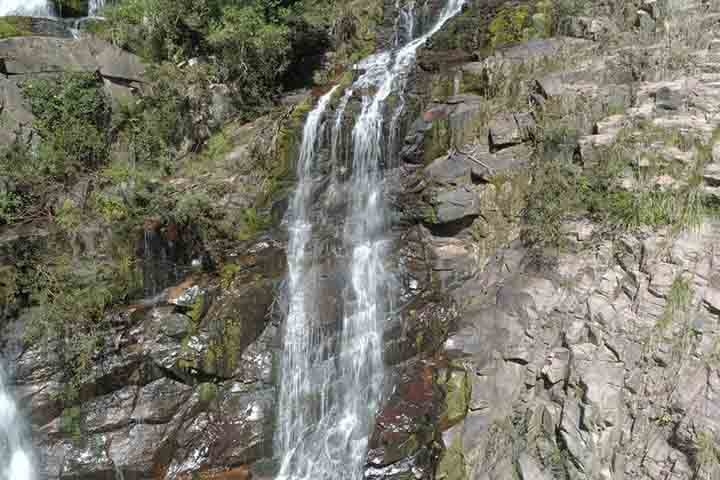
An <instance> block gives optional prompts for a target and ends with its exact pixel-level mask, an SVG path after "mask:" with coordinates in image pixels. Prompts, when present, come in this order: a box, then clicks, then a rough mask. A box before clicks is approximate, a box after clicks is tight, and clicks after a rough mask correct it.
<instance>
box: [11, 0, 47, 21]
mask: <svg viewBox="0 0 720 480" xmlns="http://www.w3.org/2000/svg"><path fill="white" fill-rule="evenodd" d="M8 15H33V16H38V17H51V16H53V15H54V11H53V7H52V4H51V3H50V1H49V0H2V1H0V17H6V16H8Z"/></svg>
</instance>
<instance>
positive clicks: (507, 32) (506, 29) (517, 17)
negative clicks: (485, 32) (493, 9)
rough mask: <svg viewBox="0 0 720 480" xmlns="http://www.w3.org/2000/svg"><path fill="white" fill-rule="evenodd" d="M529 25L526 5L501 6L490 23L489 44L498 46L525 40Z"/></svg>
mask: <svg viewBox="0 0 720 480" xmlns="http://www.w3.org/2000/svg"><path fill="white" fill-rule="evenodd" d="M531 26H532V24H531V15H530V9H529V8H528V7H526V6H520V7H516V8H503V9H502V10H500V12H499V13H498V14H497V15H496V16H495V18H494V19H493V21H492V22H491V23H490V27H489V32H490V44H491V46H492V47H493V48H498V47H502V46H505V45H511V44H513V43H519V42H521V41H523V40H527V39H528V37H529V35H530V33H529V29H530V27H531Z"/></svg>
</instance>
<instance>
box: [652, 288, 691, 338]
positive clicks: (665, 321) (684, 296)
mask: <svg viewBox="0 0 720 480" xmlns="http://www.w3.org/2000/svg"><path fill="white" fill-rule="evenodd" d="M692 299H693V290H692V285H691V283H690V280H688V279H687V278H685V277H683V276H682V275H680V276H678V277H676V278H675V280H673V283H672V285H671V287H670V292H669V293H668V295H667V305H666V306H665V312H664V313H663V316H662V317H661V318H660V320H659V321H658V328H660V330H662V331H665V330H667V329H668V328H669V327H670V325H672V324H673V323H676V322H680V321H682V320H683V319H684V318H685V316H686V315H687V313H688V310H689V308H690V304H691V303H692Z"/></svg>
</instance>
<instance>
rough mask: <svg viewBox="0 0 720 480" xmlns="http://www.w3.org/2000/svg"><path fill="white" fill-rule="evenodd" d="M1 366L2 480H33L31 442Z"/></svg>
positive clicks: (0, 477) (0, 431)
mask: <svg viewBox="0 0 720 480" xmlns="http://www.w3.org/2000/svg"><path fill="white" fill-rule="evenodd" d="M6 382H7V380H6V377H5V372H4V370H3V367H2V365H0V480H32V479H33V478H34V476H35V475H34V473H33V468H32V462H31V460H30V453H29V447H28V446H29V444H30V443H29V442H28V441H27V439H26V438H25V435H24V433H25V430H24V426H23V424H22V420H21V416H20V412H19V411H18V408H17V405H16V404H15V400H14V399H13V397H12V395H11V394H10V392H9V391H8V388H7V386H6Z"/></svg>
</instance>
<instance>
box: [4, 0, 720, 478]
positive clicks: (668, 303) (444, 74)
mask: <svg viewBox="0 0 720 480" xmlns="http://www.w3.org/2000/svg"><path fill="white" fill-rule="evenodd" d="M386 3H388V2H386ZM480 3H483V6H482V7H480V6H479V4H480ZM597 3H598V5H596V6H595V7H596V11H595V13H596V14H597V15H595V16H592V17H591V16H585V15H583V16H575V17H570V18H568V19H567V20H566V21H565V22H564V23H563V24H562V25H560V31H561V32H562V33H563V34H564V35H566V36H567V37H565V38H556V39H548V40H533V41H530V42H527V43H524V44H522V45H518V46H514V47H509V48H503V49H500V50H499V51H497V52H495V53H494V54H493V55H491V56H487V57H483V56H482V55H478V51H476V48H475V47H476V45H472V44H470V45H469V46H467V47H465V49H463V48H450V47H448V45H447V40H448V36H449V35H452V34H455V35H457V37H458V38H465V36H466V35H467V36H470V35H469V34H468V32H466V31H464V30H462V29H461V26H462V25H463V21H469V20H468V19H471V20H472V21H473V22H474V21H475V20H477V19H479V18H484V17H483V14H482V12H486V11H485V10H482V9H483V8H487V9H489V10H488V11H491V10H492V8H495V7H497V6H499V5H500V4H502V2H479V1H478V2H469V6H468V9H467V11H466V12H465V14H464V15H463V16H461V17H460V18H458V19H456V20H455V21H453V22H452V23H451V24H450V26H449V27H448V29H447V32H450V33H447V32H444V33H443V34H441V35H439V36H438V38H437V40H436V41H434V42H433V45H432V46H431V48H429V49H428V51H427V52H425V53H423V55H422V56H421V58H420V61H419V63H420V66H421V67H422V68H419V69H418V72H417V75H416V76H415V78H413V79H412V81H413V85H414V90H413V94H414V96H415V97H414V98H413V102H412V105H410V103H409V104H408V108H407V111H406V112H405V115H404V118H402V119H401V121H400V122H399V124H401V125H402V126H403V128H402V132H403V134H404V138H402V139H400V140H401V141H399V142H398V143H399V144H400V145H398V148H397V152H395V153H397V159H398V160H399V161H398V164H397V165H395V164H391V165H389V166H390V168H389V171H388V172H387V180H388V185H389V192H388V197H389V201H390V203H391V205H392V206H393V209H394V213H395V214H396V215H395V219H396V221H395V223H394V225H393V232H392V233H393V236H392V241H393V245H394V247H393V250H392V257H391V258H390V259H389V262H388V263H389V264H392V265H396V266H397V268H396V274H397V278H398V292H397V293H398V295H397V298H398V302H397V305H396V306H395V307H396V308H395V310H394V311H393V315H392V316H391V318H388V320H387V323H386V329H385V339H384V340H385V352H384V358H385V362H386V364H387V379H386V395H385V397H384V403H383V405H382V407H381V409H380V411H379V412H378V413H377V416H376V423H375V429H374V433H373V435H372V439H371V445H370V451H369V453H368V459H367V465H366V477H367V478H371V479H374V480H380V479H397V480H406V479H409V478H416V479H428V480H430V479H438V480H440V479H445V480H493V479H497V480H501V479H502V480H504V479H516V478H521V479H523V480H550V479H563V480H564V479H572V480H584V479H587V480H595V479H603V480H626V479H638V480H651V479H653V480H654V479H658V478H662V479H674V480H690V479H695V478H715V477H716V476H717V475H718V474H720V451H719V447H718V445H720V375H719V374H718V371H719V369H720V363H719V362H720V356H719V355H720V351H719V350H718V345H720V317H718V315H720V277H719V276H718V274H717V272H716V270H717V269H716V266H717V264H718V261H719V260H720V259H718V258H717V252H716V250H717V248H716V245H717V242H718V239H720V222H718V220H717V219H716V218H715V217H714V216H713V215H712V210H710V213H711V214H710V215H704V216H701V218H700V219H699V220H698V221H697V222H696V223H693V224H692V225H691V226H689V227H688V228H677V227H674V226H665V227H661V226H648V225H645V226H641V227H637V228H635V227H633V228H622V229H621V228H612V229H610V228H607V225H606V224H604V223H603V222H602V221H599V220H597V219H595V218H594V217H591V216H589V215H587V216H578V218H567V219H565V220H564V222H563V223H562V228H561V232H560V233H561V235H562V237H563V242H562V248H560V249H557V250H555V251H553V252H551V253H552V254H551V255H549V256H546V255H545V254H547V252H544V251H543V252H538V250H537V249H536V248H534V246H532V245H528V244H526V243H524V242H523V239H522V238H521V232H522V229H523V213H524V208H525V205H526V201H527V194H528V191H529V186H530V185H531V184H532V182H533V181H534V179H533V177H532V176H533V172H534V171H535V170H533V169H534V167H535V163H536V162H537V155H538V153H539V149H540V148H543V146H542V144H543V142H545V143H549V142H548V138H549V136H550V134H551V133H553V132H556V133H557V130H562V132H561V133H566V130H570V129H572V130H573V131H574V132H575V133H576V134H577V135H575V136H571V135H563V136H561V135H558V136H557V137H553V141H554V142H555V147H557V149H558V150H559V151H560V150H562V151H565V150H567V151H569V152H570V156H569V157H570V162H571V163H572V165H574V167H576V168H579V169H584V168H588V169H589V168H593V166H595V165H597V164H599V163H602V162H604V161H608V151H612V152H615V153H617V152H620V153H621V154H622V155H626V156H627V157H628V159H630V161H631V162H632V164H633V165H635V166H636V167H637V171H641V169H645V170H642V172H647V175H646V176H643V177H638V176H637V175H635V174H634V173H633V172H628V171H621V172H620V173H619V174H618V178H616V179H613V181H614V182H616V183H617V184H618V185H617V187H618V189H619V190H621V191H623V192H630V193H648V192H671V193H672V192H679V191H680V190H679V189H680V188H682V187H684V186H687V185H689V184H692V182H695V183H694V184H695V185H696V186H697V191H698V192H701V193H702V194H703V195H704V197H703V198H704V199H709V200H708V202H709V204H710V205H711V206H712V205H713V204H712V202H713V201H715V202H716V201H717V199H718V198H720V193H719V192H720V191H719V190H718V189H719V188H720V155H718V153H719V152H720V147H719V146H718V136H717V128H718V124H719V123H718V116H717V115H718V113H720V110H719V108H720V90H719V89H718V83H719V82H720V77H718V73H719V72H720V67H719V66H720V57H718V56H717V52H716V50H717V48H716V47H717V44H718V42H719V40H718V38H720V30H718V28H717V19H718V10H717V8H718V6H717V5H715V4H713V3H712V2H699V1H698V2H695V1H689V2H683V3H682V5H678V4H677V2H662V1H660V0H653V1H636V2H628V5H627V7H628V8H627V9H625V10H624V11H623V12H617V11H613V10H612V9H610V8H609V3H610V2H597ZM430 4H431V5H430V7H431V8H437V2H430ZM486 4H487V5H486ZM490 4H492V6H488V5H490ZM496 4H497V5H496ZM391 7H392V6H387V8H388V9H390V8H391ZM670 7H672V8H670ZM486 13H487V12H486ZM487 14H488V15H490V13H487ZM385 23H386V24H387V23H388V22H387V21H386V22H385ZM660 25H667V27H663V28H666V29H667V30H666V33H667V32H670V33H667V36H665V35H663V34H662V33H661V34H660V35H659V36H657V34H656V30H658V28H659V26H660ZM688 26H690V27H696V28H688ZM688 30H692V32H691V31H688ZM673 32H674V33H673ZM608 40H613V43H609V42H608ZM27 42H29V43H25V44H21V43H17V44H16V43H12V42H11V43H9V44H6V47H5V48H10V47H7V45H10V46H11V47H12V49H14V50H12V51H15V52H20V51H21V50H22V49H23V48H26V47H24V46H23V45H25V46H27V45H35V44H36V42H40V40H37V39H33V40H27ZM52 42H60V43H57V45H59V47H58V48H59V49H60V51H62V52H65V53H63V55H65V54H67V55H68V57H67V61H72V62H75V64H76V65H78V66H79V67H80V68H85V67H83V65H91V66H88V68H93V71H94V70H96V69H98V68H99V69H100V72H101V74H103V75H104V76H106V77H107V78H108V79H109V80H108V81H114V80H113V78H117V77H115V75H112V73H113V72H114V73H119V74H120V77H121V78H134V77H133V76H132V75H127V76H126V75H125V74H126V73H127V72H130V71H134V70H133V69H134V68H135V66H137V64H135V63H134V60H133V61H130V60H128V64H127V65H130V66H128V67H127V68H128V69H129V70H122V71H119V72H118V71H115V70H113V68H115V65H114V64H115V60H113V59H114V58H116V55H121V54H119V53H118V52H115V51H114V50H112V49H109V50H103V48H105V47H103V48H100V47H92V44H91V43H88V44H86V48H87V50H82V49H81V50H80V51H79V52H80V53H77V54H74V53H73V54H71V53H69V51H65V50H62V48H64V47H62V45H65V43H63V42H65V41H64V40H52ZM667 42H670V43H672V45H673V46H672V48H677V51H672V50H671V49H669V48H668V47H667ZM2 45H3V44H2V42H0V52H2V48H3V47H2ZM45 45H49V44H45ZM53 45H55V43H53ZM83 48H85V47H83ZM8 51H10V50H8ZM83 52H85V53H83ZM87 52H90V53H87ZM38 59H39V60H38V61H37V62H36V63H32V64H26V63H24V62H20V61H15V63H13V62H10V63H9V64H8V67H7V68H8V69H14V72H11V73H14V74H20V73H22V74H23V75H25V74H30V73H32V72H36V71H38V69H41V67H42V68H44V67H43V65H50V64H51V63H52V62H50V61H47V60H43V57H42V55H40V56H38ZM126 60H127V59H126ZM63 61H65V60H63ZM106 62H109V64H106ZM117 63H118V64H119V65H122V64H123V62H117ZM104 68H106V70H103V69H104ZM123 68H125V67H123ZM23 72H24V73H23ZM137 72H138V75H140V74H141V73H140V72H141V70H137ZM13 78H14V76H13V75H10V76H9V77H8V79H6V80H5V81H7V82H11V81H12V82H14V80H13ZM0 81H3V80H2V79H1V78H0ZM6 85H8V87H7V88H10V86H9V85H11V83H7V84H6ZM438 85H442V86H443V87H442V88H438V87H437V86H438ZM356 103H357V99H352V100H351V102H350V104H349V105H348V108H347V111H346V118H345V119H344V120H345V121H346V122H347V123H348V124H350V117H351V116H352V115H353V114H354V112H356V111H357V104H356ZM18 108H19V107H18ZM18 112H20V110H18ZM578 112H579V113H578ZM333 113H334V112H333ZM17 118H19V119H22V118H23V117H22V116H21V113H18V114H17ZM26 120H29V119H26ZM341 120H342V119H341ZM263 132H264V134H265V137H267V136H268V135H267V132H270V133H271V134H276V136H277V135H280V129H279V128H277V125H275V124H273V123H272V122H271V121H270V120H268V118H263V119H260V120H258V121H256V122H255V123H254V124H248V125H245V126H242V127H239V128H238V129H235V130H233V135H232V141H233V149H232V151H231V152H230V153H229V154H228V155H227V158H226V160H227V161H226V163H225V164H223V165H222V166H220V167H219V168H218V170H217V171H215V172H212V173H211V174H210V175H211V176H220V177H223V176H226V177H227V178H228V183H229V184H231V185H232V188H231V189H230V190H231V192H230V193H229V194H228V195H227V197H226V198H225V201H226V205H227V208H236V209H242V208H248V207H250V206H251V205H252V198H254V195H255V194H256V193H257V186H256V184H257V183H258V178H257V177H256V176H254V175H253V174H252V172H251V169H249V168H247V167H248V165H249V162H250V161H251V157H252V153H253V152H251V150H253V148H255V149H260V150H269V149H270V148H271V143H272V142H271V141H267V142H266V143H263V142H265V141H266V140H267V138H265V137H263V135H261V134H260V133H263ZM348 132H349V129H346V130H345V133H348ZM249 137H253V138H255V137H257V138H259V139H260V141H259V142H260V143H255V144H251V143H248V142H247V139H248V138H249ZM568 138H569V140H568ZM689 139H692V141H690V140H689ZM275 140H277V139H275ZM294 140H297V139H296V138H295V139H294ZM341 143H342V142H341ZM345 143H347V142H345ZM565 143H567V144H565ZM258 145H259V147H258ZM284 147H285V148H287V150H288V152H289V153H288V154H290V153H291V152H292V151H293V150H292V149H293V148H294V147H295V146H294V144H293V140H289V141H288V145H285V146H284ZM346 148H347V147H345V146H344V145H343V146H342V148H341V149H342V150H343V151H342V152H341V153H340V154H339V157H340V158H345V159H347V158H349V156H348V155H347V154H348V152H347V151H345V150H346ZM615 148H617V150H613V149H615ZM329 158H330V152H326V151H324V152H321V156H320V158H319V159H318V165H319V170H321V171H328V170H330V169H329V168H327V167H328V162H329V161H330V160H329ZM660 167H662V168H664V169H665V170H663V171H656V169H657V170H659V168H660ZM696 167H697V168H696ZM626 170H627V169H626ZM230 172H232V175H230ZM223 178H224V177H223ZM177 181H178V182H181V181H184V180H182V179H178V180H177ZM329 183H330V182H329V181H327V179H323V180H322V181H319V182H318V194H317V196H318V200H317V201H318V203H319V202H324V203H326V204H331V205H334V206H336V207H337V208H336V209H334V210H333V209H329V210H330V211H331V212H334V211H336V210H337V211H341V210H342V207H343V200H342V197H343V194H344V193H346V188H347V186H346V185H344V184H343V182H342V178H340V179H339V180H338V181H337V183H335V184H333V185H332V189H331V188H327V185H328V184H329ZM276 208H277V212H276V213H279V215H280V216H281V215H282V210H283V206H282V201H279V202H278V203H277V204H276ZM327 220H328V222H332V221H333V218H329V219H327ZM35 233H36V234H37V235H35V236H33V238H37V239H38V240H37V241H43V239H44V238H46V235H47V233H46V232H44V231H43V230H39V231H37V232H35ZM282 237H283V235H282V234H281V233H280V234H278V233H277V232H272V234H269V235H267V236H266V237H264V238H263V239H261V240H259V241H253V242H236V243H234V244H233V246H231V247H228V246H227V245H218V246H213V247H214V249H212V253H213V254H214V255H215V256H218V257H221V259H222V260H223V261H224V262H229V263H230V264H231V265H234V267H233V268H232V269H231V270H229V271H230V272H233V274H232V275H230V276H229V277H228V278H216V276H212V275H211V276H201V275H196V276H193V277H190V278H189V279H188V280H187V281H185V282H183V283H182V284H180V285H177V286H175V287H173V288H168V289H165V290H162V291H161V292H160V294H159V295H155V296H153V298H152V299H149V300H146V301H145V302H143V303H141V304H139V305H135V306H133V307H130V308H123V309H119V310H118V311H116V312H113V321H112V324H113V325H114V329H113V331H112V332H108V334H107V336H106V337H105V338H104V344H103V345H102V348H100V349H99V351H98V352H97V356H96V357H95V358H94V359H93V361H94V362H95V365H94V367H93V369H92V373H91V374H90V375H88V377H87V378H85V379H83V382H82V384H81V385H80V386H79V391H80V392H81V396H80V401H79V403H78V405H76V406H75V407H74V408H71V409H67V408H66V409H64V408H63V406H62V405H61V404H60V403H59V401H58V394H59V393H60V392H61V390H62V388H63V383H62V382H63V376H62V373H63V372H62V371H60V370H59V366H58V362H57V359H56V358H54V357H53V356H52V355H48V353H47V350H41V349H40V348H27V349H23V348H14V349H13V352H14V353H13V358H14V359H15V360H16V362H17V371H16V381H17V387H18V393H19V395H20V398H21V400H22V403H23V404H24V405H26V406H27V411H28V417H29V418H30V420H31V422H32V426H33V431H34V434H35V438H36V443H37V445H38V452H39V457H40V458H39V459H40V464H41V465H42V470H43V474H44V475H46V476H47V477H48V478H62V479H73V478H82V479H88V480H94V479H101V478H113V475H115V474H116V472H118V471H119V472H122V474H123V476H124V478H125V479H133V478H137V479H144V478H168V479H185V478H194V477H193V475H199V474H202V476H201V477H200V478H212V479H243V480H245V479H249V478H253V479H258V478H259V479H264V478H268V479H269V478H273V473H274V471H275V469H276V465H275V464H274V460H273V459H275V460H276V459H277V457H278V456H279V454H280V452H274V451H273V445H272V433H273V428H274V418H275V413H274V409H275V398H276V393H277V386H278V385H277V372H276V366H277V364H278V362H277V358H276V357H277V354H278V349H279V346H280V338H281V332H280V328H281V327H280V326H281V317H282V311H283V308H285V307H284V305H283V299H282V296H281V295H279V293H280V292H281V291H282V289H281V285H280V284H281V282H282V279H283V276H284V268H285V258H284V255H285V254H284V248H285V247H284V245H283V240H282ZM2 243H3V244H7V242H2ZM14 245H16V244H14ZM322 247H323V248H326V249H327V250H328V251H329V250H331V249H332V247H334V244H333V239H332V236H331V235H328V239H327V242H326V244H324V245H323V246H322ZM0 254H3V255H4V253H3V252H0ZM343 261H344V259H343V258H342V257H341V256H340V258H337V259H329V260H328V262H327V263H326V264H323V265H321V266H319V267H318V268H319V269H320V270H321V272H322V274H320V275H318V277H319V278H321V279H322V281H323V282H324V283H323V288H326V291H327V292H328V295H327V300H326V301H324V302H323V305H321V306H320V307H319V308H327V309H336V308H338V307H337V305H336V303H334V300H333V299H334V298H335V297H337V296H339V295H341V293H342V275H341V271H340V270H341V268H342V267H343V263H342V262H343ZM165 286H166V285H162V287H163V288H164V287H165ZM18 328H20V327H18ZM329 328H330V327H329ZM4 337H5V338H10V337H12V336H11V335H10V334H4ZM16 343H18V342H16ZM19 343H20V344H21V343H22V342H19ZM78 432H81V434H80V435H77V433H78ZM74 434H75V437H77V436H79V437H80V438H74Z"/></svg>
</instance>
